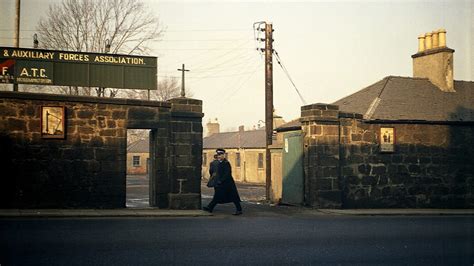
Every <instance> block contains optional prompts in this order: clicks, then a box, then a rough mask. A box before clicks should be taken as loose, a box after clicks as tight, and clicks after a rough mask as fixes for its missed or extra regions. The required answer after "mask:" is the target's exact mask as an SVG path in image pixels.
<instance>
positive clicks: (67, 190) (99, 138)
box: [0, 92, 202, 208]
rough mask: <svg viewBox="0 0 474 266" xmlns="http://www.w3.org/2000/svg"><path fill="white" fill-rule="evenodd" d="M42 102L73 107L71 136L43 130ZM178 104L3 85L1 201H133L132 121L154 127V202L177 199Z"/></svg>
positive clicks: (117, 204) (41, 204)
mask: <svg viewBox="0 0 474 266" xmlns="http://www.w3.org/2000/svg"><path fill="white" fill-rule="evenodd" d="M41 106H64V107H65V109H66V117H67V118H66V125H65V129H66V136H65V138H64V139H44V138H42V136H41V133H40V129H41V128H40V123H41V114H40V112H41V111H40V110H41ZM172 106H173V103H168V102H150V101H140V100H126V99H107V98H94V97H78V96H64V95H46V94H31V93H14V92H1V93H0V151H1V152H0V154H1V156H2V157H1V162H0V166H1V167H2V171H3V173H4V174H2V177H1V178H0V207H1V208H79V207H80V208H123V207H125V197H126V134H127V129H151V132H150V139H151V144H152V145H151V147H150V150H151V153H150V154H151V155H150V157H151V161H152V163H151V165H150V168H151V169H150V170H151V171H152V175H151V176H150V178H151V179H152V185H151V188H150V190H151V191H150V192H151V193H150V204H151V206H158V207H161V208H168V207H170V205H169V202H168V194H169V193H171V192H172V191H174V190H175V189H174V187H171V184H174V180H176V179H177V178H178V177H177V175H176V171H175V168H177V166H176V164H174V161H173V160H172V156H171V155H172V154H174V148H173V147H174V145H177V144H178V143H181V142H180V141H174V139H173V141H172V140H171V136H172V134H173V133H175V132H176V130H175V129H174V128H172V124H173V123H174V117H173V116H172ZM186 115H188V116H193V115H194V116H196V117H202V113H201V112H200V111H199V110H197V111H196V112H194V110H190V111H189V112H188V113H187V114H186V113H184V114H183V116H182V117H186ZM180 119H181V118H180ZM196 119H197V118H196ZM199 119H200V118H199ZM177 120H179V119H177ZM197 134H199V133H197ZM201 135H202V130H201ZM201 138H202V136H201ZM193 139H195V137H193ZM183 143H184V142H183ZM179 149H182V150H183V149H184V150H186V148H184V147H180V148H179ZM186 151H188V150H186ZM189 152H191V151H189ZM199 154H200V151H199ZM193 163H195V161H192V162H190V163H189V164H190V165H191V164H192V165H195V164H193ZM198 166H200V161H199V163H198ZM194 167H196V166H194ZM191 172H192V171H191ZM194 172H195V171H194ZM7 173H8V174H7ZM199 177H200V175H195V176H193V178H194V179H197V180H199ZM194 182H197V181H194ZM186 189H188V188H187V187H186ZM193 192H196V189H194V190H193ZM197 192H198V193H199V192H200V191H197ZM199 204H200V201H199ZM177 207H180V206H177Z"/></svg>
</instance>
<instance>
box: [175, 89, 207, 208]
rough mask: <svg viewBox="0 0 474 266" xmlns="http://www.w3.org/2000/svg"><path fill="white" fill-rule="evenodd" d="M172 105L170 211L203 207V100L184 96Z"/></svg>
mask: <svg viewBox="0 0 474 266" xmlns="http://www.w3.org/2000/svg"><path fill="white" fill-rule="evenodd" d="M169 102H171V130H170V131H171V132H170V134H171V136H170V144H171V145H170V146H171V164H172V165H171V174H170V176H171V178H170V182H171V184H170V186H171V192H170V193H169V194H168V195H169V196H168V199H169V208H170V209H200V208H201V165H202V117H203V113H202V101H201V100H195V99H190V98H185V97H180V98H175V99H171V100H169Z"/></svg>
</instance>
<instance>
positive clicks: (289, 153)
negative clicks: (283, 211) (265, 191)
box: [281, 132, 304, 205]
mask: <svg viewBox="0 0 474 266" xmlns="http://www.w3.org/2000/svg"><path fill="white" fill-rule="evenodd" d="M282 153H283V154H282V161H283V166H282V171H283V181H282V183H283V184H282V185H283V186H282V200H281V201H282V203H286V204H293V205H301V204H303V200H304V198H303V197H304V196H303V195H304V176H303V137H302V135H301V132H290V133H286V134H284V135H283V151H282Z"/></svg>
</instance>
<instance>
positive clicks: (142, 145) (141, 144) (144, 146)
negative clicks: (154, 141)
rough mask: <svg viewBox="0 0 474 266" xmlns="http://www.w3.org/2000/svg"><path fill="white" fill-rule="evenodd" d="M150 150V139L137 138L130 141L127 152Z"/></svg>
mask: <svg viewBox="0 0 474 266" xmlns="http://www.w3.org/2000/svg"><path fill="white" fill-rule="evenodd" d="M149 151H150V140H149V139H142V140H137V141H135V142H133V143H130V144H129V145H128V146H127V152H130V153H147V152H149Z"/></svg>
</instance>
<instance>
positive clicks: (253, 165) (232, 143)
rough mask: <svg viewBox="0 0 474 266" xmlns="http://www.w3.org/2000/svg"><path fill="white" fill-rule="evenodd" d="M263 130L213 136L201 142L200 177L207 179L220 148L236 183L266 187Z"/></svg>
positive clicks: (240, 128) (242, 128) (241, 129)
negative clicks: (210, 165) (224, 154)
mask: <svg viewBox="0 0 474 266" xmlns="http://www.w3.org/2000/svg"><path fill="white" fill-rule="evenodd" d="M265 145H266V142H265V130H264V129H258V130H250V131H245V130H244V127H243V126H241V127H239V131H236V132H223V133H214V134H212V135H210V136H208V137H205V138H204V140H203V156H202V157H203V161H202V176H203V177H204V178H206V179H207V178H209V163H210V162H211V161H212V160H213V159H214V154H215V151H216V149H217V148H223V149H225V150H226V153H227V160H229V162H230V163H231V166H232V175H233V177H234V180H235V181H237V182H247V183H254V184H265V169H266V167H265V154H266V153H265Z"/></svg>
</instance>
